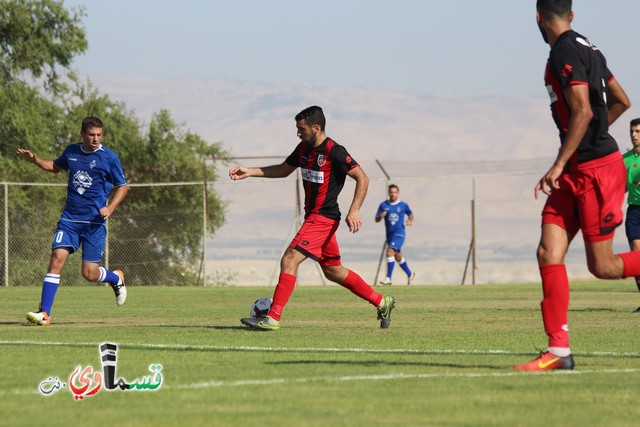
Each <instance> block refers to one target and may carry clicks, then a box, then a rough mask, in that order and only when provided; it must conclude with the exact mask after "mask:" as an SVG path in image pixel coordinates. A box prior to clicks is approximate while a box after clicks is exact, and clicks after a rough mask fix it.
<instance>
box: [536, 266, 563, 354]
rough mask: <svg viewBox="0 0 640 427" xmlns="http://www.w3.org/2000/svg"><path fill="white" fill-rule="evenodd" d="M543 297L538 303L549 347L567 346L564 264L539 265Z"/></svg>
mask: <svg viewBox="0 0 640 427" xmlns="http://www.w3.org/2000/svg"><path fill="white" fill-rule="evenodd" d="M540 277H541V278H542V293H543V296H544V297H543V299H542V302H541V303H540V308H541V309H542V321H543V322H544V330H545V332H546V333H547V336H548V337H549V347H562V348H569V326H568V320H567V319H568V311H569V278H568V276H567V268H566V266H565V265H564V264H551V265H542V266H540Z"/></svg>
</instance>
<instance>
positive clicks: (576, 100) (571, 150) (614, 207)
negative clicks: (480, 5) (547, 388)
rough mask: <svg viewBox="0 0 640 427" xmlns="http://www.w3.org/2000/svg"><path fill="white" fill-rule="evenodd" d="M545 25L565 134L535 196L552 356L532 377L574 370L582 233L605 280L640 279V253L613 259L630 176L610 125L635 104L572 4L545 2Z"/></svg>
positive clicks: (535, 366) (541, 18)
mask: <svg viewBox="0 0 640 427" xmlns="http://www.w3.org/2000/svg"><path fill="white" fill-rule="evenodd" d="M536 9H537V14H536V17H537V21H538V26H539V28H540V31H541V32H542V36H543V39H544V41H545V42H546V43H548V44H549V45H550V46H551V52H550V53H549V60H548V61H547V68H546V71H545V85H546V86H547V90H548V91H549V96H550V98H551V112H552V115H553V119H554V121H555V123H556V125H557V127H558V130H559V132H560V150H559V151H558V154H557V157H556V160H555V162H554V163H553V165H552V166H551V168H550V169H549V171H548V172H547V173H546V174H545V175H544V176H543V177H542V178H541V179H540V181H539V182H538V184H537V185H536V188H535V196H536V198H537V197H538V193H539V192H540V191H542V192H543V193H544V194H546V195H547V196H548V198H547V201H546V204H545V206H544V209H543V211H542V233H541V237H540V244H539V246H538V251H537V256H538V265H539V267H540V276H541V278H542V292H543V299H542V302H541V304H540V306H541V309H542V319H543V323H544V328H545V332H546V333H547V336H548V338H549V346H548V348H547V351H545V352H543V353H542V354H541V355H540V357H538V358H536V359H534V360H532V361H531V362H529V363H525V364H523V365H519V366H516V367H515V369H518V370H524V371H545V370H550V369H573V367H574V361H573V356H572V355H571V350H570V347H569V326H568V319H567V318H568V316H567V313H568V309H569V279H568V276H567V270H566V267H565V264H564V257H565V254H566V253H567V251H568V250H569V245H570V244H571V241H572V240H573V238H574V237H575V236H576V234H577V233H578V231H582V236H583V240H584V246H585V250H586V253H587V265H588V267H589V271H590V272H591V273H592V274H593V275H594V276H596V277H598V278H601V279H620V278H624V277H632V276H637V275H639V274H640V252H625V253H621V254H614V253H613V236H614V231H615V229H616V227H618V226H619V225H620V224H621V223H622V218H623V214H622V204H623V202H624V193H625V186H626V178H627V173H626V169H625V166H624V163H623V161H622V155H621V154H620V151H619V149H618V144H617V143H616V141H615V140H614V139H613V137H612V136H611V135H609V125H611V124H612V123H613V122H615V121H616V120H617V119H618V117H620V115H621V114H622V113H623V112H624V111H626V110H627V109H628V108H629V107H630V105H631V103H630V102H629V99H628V98H627V95H626V94H625V92H624V90H623V89H622V87H621V86H620V84H619V83H618V81H617V80H616V79H615V78H614V77H613V74H612V73H611V71H609V68H608V67H607V62H606V59H605V57H604V55H603V54H602V52H600V50H599V49H598V48H597V47H596V46H595V45H594V44H593V43H592V42H591V41H589V39H587V38H586V37H584V36H582V35H580V34H578V33H576V32H575V31H573V30H572V28H571V22H572V21H573V11H572V10H571V0H537V4H536Z"/></svg>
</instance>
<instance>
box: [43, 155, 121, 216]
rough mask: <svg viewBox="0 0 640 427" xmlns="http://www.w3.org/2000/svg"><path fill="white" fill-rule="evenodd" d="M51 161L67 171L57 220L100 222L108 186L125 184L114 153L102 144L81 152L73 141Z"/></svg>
mask: <svg viewBox="0 0 640 427" xmlns="http://www.w3.org/2000/svg"><path fill="white" fill-rule="evenodd" d="M54 163H55V164H56V166H58V167H59V168H61V169H64V170H66V171H68V172H69V183H68V186H67V205H66V206H65V208H64V211H63V212H62V216H61V218H60V219H62V220H66V221H72V222H91V223H94V224H103V223H104V221H105V220H104V219H103V218H102V216H100V209H102V208H103V207H105V206H106V205H107V199H108V197H109V193H111V189H112V188H113V187H114V186H115V187H121V186H123V185H126V184H127V181H126V179H125V177H124V172H123V171H122V166H121V165H120V159H119V158H118V155H117V154H116V153H114V152H113V151H111V150H109V149H108V148H106V147H104V146H101V147H100V148H98V149H97V150H96V151H92V152H85V151H84V150H82V143H77V144H71V145H68V146H67V148H65V150H64V151H63V152H62V154H61V155H60V157H58V158H57V159H56V160H54Z"/></svg>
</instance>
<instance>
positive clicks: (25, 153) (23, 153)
mask: <svg viewBox="0 0 640 427" xmlns="http://www.w3.org/2000/svg"><path fill="white" fill-rule="evenodd" d="M16 154H17V155H18V156H20V157H22V158H23V159H25V160H26V161H27V162H29V163H35V162H36V159H37V158H38V157H37V156H36V155H35V154H33V153H32V152H31V151H29V150H25V149H22V148H18V150H17V151H16Z"/></svg>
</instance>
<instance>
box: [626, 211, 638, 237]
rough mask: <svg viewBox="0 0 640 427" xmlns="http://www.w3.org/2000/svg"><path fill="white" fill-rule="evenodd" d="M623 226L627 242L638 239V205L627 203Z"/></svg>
mask: <svg viewBox="0 0 640 427" xmlns="http://www.w3.org/2000/svg"><path fill="white" fill-rule="evenodd" d="M624 228H625V231H626V232H627V240H628V241H629V243H631V242H632V241H634V240H639V239H640V206H638V205H629V206H628V207H627V218H626V219H625V222H624Z"/></svg>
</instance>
